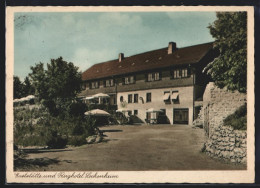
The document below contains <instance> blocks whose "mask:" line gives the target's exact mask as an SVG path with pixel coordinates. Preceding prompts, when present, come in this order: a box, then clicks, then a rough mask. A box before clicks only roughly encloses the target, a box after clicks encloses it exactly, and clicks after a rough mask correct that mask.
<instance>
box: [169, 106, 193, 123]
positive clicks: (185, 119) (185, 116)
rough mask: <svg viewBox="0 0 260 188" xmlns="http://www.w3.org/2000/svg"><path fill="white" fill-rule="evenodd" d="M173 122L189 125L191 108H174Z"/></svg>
mask: <svg viewBox="0 0 260 188" xmlns="http://www.w3.org/2000/svg"><path fill="white" fill-rule="evenodd" d="M173 123H174V124H184V125H188V124H189V109H188V108H181V109H180V108H179V109H173Z"/></svg>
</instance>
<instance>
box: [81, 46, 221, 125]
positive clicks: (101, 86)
mask: <svg viewBox="0 0 260 188" xmlns="http://www.w3.org/2000/svg"><path fill="white" fill-rule="evenodd" d="M216 53H217V52H216V51H215V50H214V49H213V43H205V44H199V45H195V46H188V47H183V48H177V45H176V43H174V42H169V44H168V47H166V48H162V49H158V50H153V51H149V52H145V53H141V54H137V55H133V56H130V57H124V54H123V53H120V54H119V57H118V59H115V60H111V61H107V62H102V63H98V64H95V65H93V66H92V67H90V68H89V69H87V70H86V71H84V72H83V73H82V80H83V90H82V92H81V93H80V95H79V96H80V97H90V96H92V95H94V94H97V93H105V94H108V95H109V96H110V98H109V103H110V104H111V105H117V108H118V109H127V110H129V114H131V115H135V116H136V117H138V118H139V119H140V120H141V121H142V122H147V121H150V120H153V119H157V120H158V122H157V123H161V122H160V117H163V116H164V117H166V119H165V118H164V120H163V121H164V123H165V122H167V123H170V124H172V125H176V124H183V125H192V122H193V120H194V119H195V118H196V117H197V116H198V113H199V110H200V108H201V105H202V100H203V99H202V96H203V92H204V90H205V86H206V84H207V83H208V82H209V79H208V77H207V75H205V74H204V73H202V70H203V68H204V67H205V66H206V65H207V64H208V63H210V62H211V61H212V60H213V59H214V57H216ZM149 109H152V110H154V111H158V112H159V113H151V112H148V111H149ZM158 114H159V117H158Z"/></svg>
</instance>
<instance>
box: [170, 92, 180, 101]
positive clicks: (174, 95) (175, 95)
mask: <svg viewBox="0 0 260 188" xmlns="http://www.w3.org/2000/svg"><path fill="white" fill-rule="evenodd" d="M171 99H172V101H173V103H174V104H180V102H179V92H178V91H173V92H172V94H171Z"/></svg>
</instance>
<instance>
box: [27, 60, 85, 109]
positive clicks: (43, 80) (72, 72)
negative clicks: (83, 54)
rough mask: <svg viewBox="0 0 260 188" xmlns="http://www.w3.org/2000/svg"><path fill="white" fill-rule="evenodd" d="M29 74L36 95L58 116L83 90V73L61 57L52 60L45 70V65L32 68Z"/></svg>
mask: <svg viewBox="0 0 260 188" xmlns="http://www.w3.org/2000/svg"><path fill="white" fill-rule="evenodd" d="M31 70H32V73H30V74H29V76H30V78H31V80H32V84H33V86H34V88H35V94H36V96H38V97H39V99H40V100H43V104H44V105H45V106H46V107H47V108H48V109H49V110H50V112H51V113H53V114H57V110H59V109H61V108H63V107H62V105H64V104H66V103H67V102H68V101H69V102H70V103H71V101H72V100H73V99H74V98H75V97H76V95H77V93H78V92H79V91H80V90H81V89H80V85H81V73H80V72H78V67H76V66H74V65H73V63H71V62H70V63H68V62H66V61H64V60H63V59H62V57H59V58H58V59H51V63H47V70H44V65H43V63H39V64H36V65H35V67H31Z"/></svg>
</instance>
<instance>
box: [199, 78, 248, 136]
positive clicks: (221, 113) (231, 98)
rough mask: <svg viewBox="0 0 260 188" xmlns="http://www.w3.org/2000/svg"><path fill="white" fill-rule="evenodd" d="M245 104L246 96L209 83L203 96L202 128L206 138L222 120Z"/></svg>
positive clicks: (220, 124)
mask: <svg viewBox="0 0 260 188" xmlns="http://www.w3.org/2000/svg"><path fill="white" fill-rule="evenodd" d="M245 103H246V94H244V93H239V92H238V91H235V92H231V91H227V90H226V89H220V88H218V87H217V86H215V84H214V83H213V82H210V83H209V84H208V85H207V87H206V89H205V92H204V95H203V108H202V110H203V113H204V114H203V119H204V123H203V126H204V128H205V130H207V132H208V136H210V135H212V134H214V132H215V129H216V128H218V127H219V126H222V125H223V120H224V119H225V118H226V117H227V116H229V115H231V114H233V113H234V112H235V111H236V110H237V109H238V108H239V107H240V106H242V105H244V104H245Z"/></svg>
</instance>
